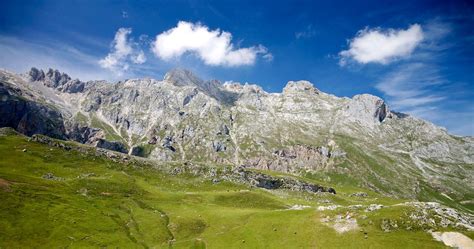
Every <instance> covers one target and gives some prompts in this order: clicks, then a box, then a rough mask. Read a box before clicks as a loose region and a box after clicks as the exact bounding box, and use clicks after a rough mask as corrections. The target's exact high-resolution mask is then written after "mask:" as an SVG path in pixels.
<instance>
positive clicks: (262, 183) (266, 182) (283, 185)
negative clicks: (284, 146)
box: [233, 167, 336, 194]
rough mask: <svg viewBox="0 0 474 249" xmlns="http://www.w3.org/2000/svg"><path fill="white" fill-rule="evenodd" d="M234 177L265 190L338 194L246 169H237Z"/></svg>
mask: <svg viewBox="0 0 474 249" xmlns="http://www.w3.org/2000/svg"><path fill="white" fill-rule="evenodd" d="M233 173H234V176H235V177H237V179H239V180H240V181H243V182H248V183H250V184H251V185H253V186H255V187H259V188H264V189H290V190H294V191H306V192H312V193H317V192H328V193H332V194H336V191H335V190H334V189H333V188H326V187H323V186H320V185H316V184H310V183H307V182H303V181H300V180H296V179H292V178H283V177H280V178H279V177H273V176H270V175H266V174H262V173H257V172H253V171H248V170H245V168H244V167H236V168H235V169H234V170H233Z"/></svg>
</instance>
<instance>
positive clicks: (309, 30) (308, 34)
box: [295, 24, 316, 39]
mask: <svg viewBox="0 0 474 249" xmlns="http://www.w3.org/2000/svg"><path fill="white" fill-rule="evenodd" d="M315 35H316V30H314V28H313V25H311V24H310V25H308V26H306V28H304V30H301V31H298V32H296V33H295V37H296V39H303V38H312V37H314V36H315Z"/></svg>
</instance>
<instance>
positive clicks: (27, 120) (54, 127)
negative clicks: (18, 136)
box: [0, 82, 67, 139]
mask: <svg viewBox="0 0 474 249" xmlns="http://www.w3.org/2000/svg"><path fill="white" fill-rule="evenodd" d="M23 94H24V93H23V92H22V91H21V90H20V89H16V88H13V87H12V86H10V85H7V84H5V83H3V82H0V127H12V128H14V129H16V130H17V131H19V132H21V133H23V134H25V135H28V136H31V135H33V134H36V133H40V134H45V135H48V136H50V137H54V138H61V139H66V138H67V136H66V135H65V133H66V131H65V128H64V124H63V117H62V114H61V112H60V111H58V110H56V109H54V108H52V107H51V106H49V105H46V104H42V103H39V102H35V101H31V100H29V99H28V98H26V97H24V96H23Z"/></svg>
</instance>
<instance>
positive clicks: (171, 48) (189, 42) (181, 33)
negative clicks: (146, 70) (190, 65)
mask: <svg viewBox="0 0 474 249" xmlns="http://www.w3.org/2000/svg"><path fill="white" fill-rule="evenodd" d="M231 40H232V34H231V33H229V32H225V31H220V30H219V29H217V30H210V29H209V28H208V27H207V26H204V25H202V24H200V23H196V24H194V23H190V22H184V21H180V22H179V23H178V25H177V26H176V27H174V28H172V29H170V30H167V31H165V32H163V33H161V34H159V35H157V36H156V39H155V41H154V42H153V44H152V51H153V53H154V54H155V55H156V56H157V57H158V58H160V59H162V60H165V61H169V60H172V59H174V58H179V57H181V56H182V55H183V54H185V53H191V54H193V55H196V56H197V57H198V58H199V59H201V60H202V61H203V62H204V63H205V64H206V65H211V66H242V65H253V64H254V63H255V61H256V58H257V56H258V55H262V56H265V55H266V56H265V58H266V59H271V58H273V57H272V56H270V55H269V52H268V49H267V48H266V47H264V46H262V45H256V46H252V47H247V48H235V47H234V45H233V44H232V42H231Z"/></svg>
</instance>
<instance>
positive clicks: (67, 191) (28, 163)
mask: <svg viewBox="0 0 474 249" xmlns="http://www.w3.org/2000/svg"><path fill="white" fill-rule="evenodd" d="M24 148H26V149H27V151H26V152H22V150H23V149H24ZM0 158H1V160H0V180H2V181H3V185H0V200H1V205H0V248H19V247H22V248H24V247H34V248H57V247H66V246H70V247H73V248H79V247H81V248H82V247H105V246H107V247H110V248H113V247H120V248H147V247H151V248H163V247H164V248H166V247H172V248H190V247H191V248H204V247H207V248H242V247H243V248H341V247H350V248H443V246H442V244H441V243H439V242H436V241H434V240H433V239H432V238H431V236H430V235H429V234H428V233H426V232H423V231H421V230H416V229H415V230H414V231H405V230H401V229H400V230H398V231H394V232H390V233H384V232H383V231H382V230H381V229H380V227H379V225H378V224H380V220H381V219H383V218H390V217H398V216H400V215H401V214H402V213H403V212H404V211H405V210H403V209H402V208H400V207H397V208H395V207H393V208H386V209H384V210H383V211H382V212H372V213H364V212H362V211H361V212H359V213H357V212H354V216H355V217H360V216H362V215H367V216H369V217H368V218H367V219H365V220H363V219H358V220H359V221H358V223H359V226H360V227H361V229H363V230H364V231H366V232H367V233H368V238H367V239H364V234H363V233H362V232H361V231H359V229H357V230H356V231H352V232H347V233H344V234H337V233H336V232H335V230H333V229H332V228H330V227H328V226H326V225H325V224H323V223H321V222H320V219H321V217H325V216H326V215H335V214H339V213H340V214H345V213H346V210H344V211H337V210H336V211H324V212H323V211H316V209H315V208H309V209H305V210H284V209H286V208H287V207H289V206H291V205H294V204H303V205H310V206H312V207H315V206H318V205H324V204H318V201H322V200H329V201H331V202H332V203H335V204H340V205H351V204H365V205H366V204H370V203H382V204H385V205H390V204H394V203H397V202H402V200H394V199H388V198H383V197H381V196H378V195H376V194H375V193H371V198H368V199H357V198H350V197H348V193H349V192H345V191H353V190H354V188H352V187H343V186H341V187H340V188H339V189H338V190H339V192H338V194H337V195H336V196H333V195H311V194H307V193H294V192H289V191H273V192H268V191H263V190H260V189H254V188H249V187H247V186H243V185H236V184H232V183H226V182H221V183H219V184H212V183H211V182H210V181H209V180H204V179H202V178H196V177H192V176H186V175H179V176H170V175H165V174H163V173H160V171H158V170H156V169H151V168H145V167H138V166H134V167H133V166H125V165H123V164H118V163H113V162H111V161H107V160H104V159H101V158H94V157H88V158H85V157H84V156H82V155H80V154H78V153H77V152H75V151H64V150H61V149H58V148H50V147H47V146H45V145H42V144H38V143H34V142H28V141H27V139H26V138H24V137H21V136H17V135H10V136H0ZM48 172H51V173H53V174H54V175H55V176H58V177H61V178H63V180H60V181H56V180H46V179H43V178H42V176H43V175H44V174H46V173H48ZM90 173H93V175H87V174H90ZM5 182H7V183H6V184H5ZM7 185H8V186H7ZM370 223H372V224H370ZM469 236H471V237H472V234H469Z"/></svg>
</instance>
